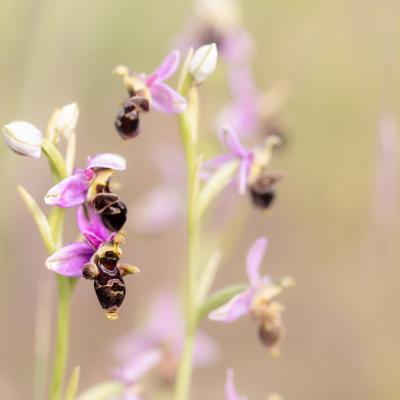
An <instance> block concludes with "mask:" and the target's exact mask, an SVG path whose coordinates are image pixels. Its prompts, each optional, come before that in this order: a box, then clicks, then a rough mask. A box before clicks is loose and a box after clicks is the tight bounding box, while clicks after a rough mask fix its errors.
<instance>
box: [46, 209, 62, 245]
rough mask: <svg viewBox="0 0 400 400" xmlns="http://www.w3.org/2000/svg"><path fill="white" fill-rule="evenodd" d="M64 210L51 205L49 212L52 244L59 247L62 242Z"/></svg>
mask: <svg viewBox="0 0 400 400" xmlns="http://www.w3.org/2000/svg"><path fill="white" fill-rule="evenodd" d="M64 214H65V210H64V209H63V208H61V207H52V208H51V211H50V213H49V225H50V229H51V233H52V236H53V240H54V242H55V243H54V244H55V246H56V247H57V248H59V247H60V246H61V244H62V234H63V228H64Z"/></svg>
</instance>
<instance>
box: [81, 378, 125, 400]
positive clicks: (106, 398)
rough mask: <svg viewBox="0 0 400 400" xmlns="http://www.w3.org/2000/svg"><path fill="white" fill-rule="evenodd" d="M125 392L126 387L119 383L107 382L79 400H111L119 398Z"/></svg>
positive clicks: (87, 392)
mask: <svg viewBox="0 0 400 400" xmlns="http://www.w3.org/2000/svg"><path fill="white" fill-rule="evenodd" d="M123 390H124V385H123V384H122V383H120V382H117V381H106V382H102V383H99V384H98V385H96V386H93V387H92V388H90V389H89V390H87V391H86V392H84V393H83V394H81V395H80V396H79V397H78V398H77V400H110V399H112V398H113V397H114V396H119V395H121V394H122V392H123Z"/></svg>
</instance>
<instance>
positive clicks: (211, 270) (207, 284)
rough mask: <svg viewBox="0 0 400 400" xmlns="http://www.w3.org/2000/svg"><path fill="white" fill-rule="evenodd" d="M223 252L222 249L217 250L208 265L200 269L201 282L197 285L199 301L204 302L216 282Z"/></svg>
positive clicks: (199, 302)
mask: <svg viewBox="0 0 400 400" xmlns="http://www.w3.org/2000/svg"><path fill="white" fill-rule="evenodd" d="M221 259H222V253H221V251H220V250H215V251H214V252H213V253H212V254H211V256H210V258H209V259H208V261H207V263H206V265H205V266H204V268H202V270H201V271H200V276H199V284H198V287H197V303H198V304H202V303H203V301H204V299H205V298H206V296H207V295H208V293H209V291H210V289H211V286H212V284H213V283H214V279H215V275H216V273H217V270H218V267H219V265H220V263H221Z"/></svg>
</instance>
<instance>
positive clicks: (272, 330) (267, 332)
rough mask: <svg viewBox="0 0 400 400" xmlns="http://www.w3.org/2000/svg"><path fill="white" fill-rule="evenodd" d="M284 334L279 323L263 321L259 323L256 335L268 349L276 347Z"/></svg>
mask: <svg viewBox="0 0 400 400" xmlns="http://www.w3.org/2000/svg"><path fill="white" fill-rule="evenodd" d="M283 334H284V329H283V325H282V324H281V323H273V322H264V323H262V324H261V325H260V328H259V330H258V335H259V337H260V340H261V341H262V343H263V344H264V345H265V346H266V347H268V348H269V349H273V348H274V347H277V345H278V344H279V342H280V341H281V340H282V338H283Z"/></svg>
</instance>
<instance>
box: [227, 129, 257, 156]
mask: <svg viewBox="0 0 400 400" xmlns="http://www.w3.org/2000/svg"><path fill="white" fill-rule="evenodd" d="M219 135H220V139H221V142H222V143H223V144H224V145H225V146H226V147H227V148H228V149H230V150H231V151H232V153H233V154H236V155H237V156H238V157H240V158H248V157H249V156H250V155H251V154H252V152H251V151H250V150H248V149H247V148H246V147H244V146H243V145H242V144H241V143H240V140H239V138H238V136H237V134H236V132H235V131H234V130H233V129H232V127H230V126H229V125H223V126H222V128H221V131H220V133H219Z"/></svg>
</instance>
